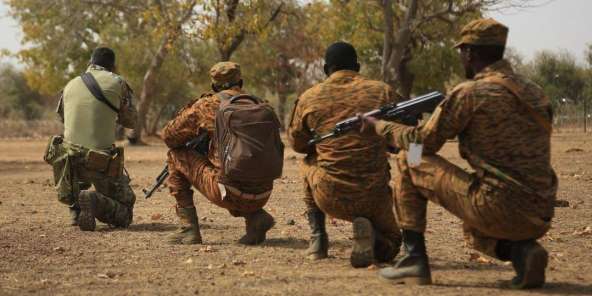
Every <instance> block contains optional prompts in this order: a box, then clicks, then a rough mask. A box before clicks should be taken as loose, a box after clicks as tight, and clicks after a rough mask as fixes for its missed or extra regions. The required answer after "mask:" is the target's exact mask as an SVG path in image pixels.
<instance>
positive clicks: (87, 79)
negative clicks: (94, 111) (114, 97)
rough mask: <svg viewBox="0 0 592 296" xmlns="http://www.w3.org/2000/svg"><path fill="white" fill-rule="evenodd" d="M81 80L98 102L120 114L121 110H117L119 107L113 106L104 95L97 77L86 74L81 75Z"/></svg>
mask: <svg viewBox="0 0 592 296" xmlns="http://www.w3.org/2000/svg"><path fill="white" fill-rule="evenodd" d="M80 78H82V82H84V84H85V85H86V87H87V88H88V90H89V91H90V93H91V94H92V95H93V96H94V97H95V98H96V99H97V100H99V101H100V102H102V103H104V104H105V105H107V107H109V108H110V109H111V110H113V112H115V113H117V114H119V109H117V107H115V106H113V104H112V103H111V102H109V100H108V99H107V98H106V97H105V95H104V94H103V91H102V90H101V87H100V86H99V83H98V82H97V80H96V79H95V77H94V76H93V75H92V74H91V73H90V72H86V73H84V74H82V75H80Z"/></svg>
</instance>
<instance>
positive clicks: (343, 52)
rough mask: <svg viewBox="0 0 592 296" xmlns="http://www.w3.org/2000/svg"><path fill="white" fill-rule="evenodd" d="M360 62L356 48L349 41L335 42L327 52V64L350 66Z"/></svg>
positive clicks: (342, 66) (340, 66)
mask: <svg viewBox="0 0 592 296" xmlns="http://www.w3.org/2000/svg"><path fill="white" fill-rule="evenodd" d="M357 63H358V54H357V53H356V49H355V48H354V47H353V46H352V45H351V44H349V43H347V42H341V41H340V42H335V43H333V44H331V45H330V46H329V47H328V48H327V51H326V52H325V64H327V65H330V66H335V67H337V68H348V67H352V66H355V65H356V64H357Z"/></svg>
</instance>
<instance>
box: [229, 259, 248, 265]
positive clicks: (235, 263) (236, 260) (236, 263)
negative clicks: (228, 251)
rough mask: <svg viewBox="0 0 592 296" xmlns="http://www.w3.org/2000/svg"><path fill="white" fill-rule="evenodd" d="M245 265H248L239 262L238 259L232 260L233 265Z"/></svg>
mask: <svg viewBox="0 0 592 296" xmlns="http://www.w3.org/2000/svg"><path fill="white" fill-rule="evenodd" d="M245 264H247V263H245V261H242V260H238V259H235V260H232V265H237V266H238V265H245Z"/></svg>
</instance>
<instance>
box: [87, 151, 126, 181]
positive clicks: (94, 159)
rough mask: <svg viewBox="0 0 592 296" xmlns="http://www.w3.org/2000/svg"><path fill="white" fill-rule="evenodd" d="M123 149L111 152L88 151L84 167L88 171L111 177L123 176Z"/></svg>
mask: <svg viewBox="0 0 592 296" xmlns="http://www.w3.org/2000/svg"><path fill="white" fill-rule="evenodd" d="M123 161H124V155H123V148H121V147H114V148H113V149H111V151H109V152H102V151H97V150H88V153H87V154H86V158H85V161H84V164H85V165H84V166H85V168H87V169H88V170H91V171H95V172H100V173H102V174H105V175H107V176H109V177H119V176H121V175H123Z"/></svg>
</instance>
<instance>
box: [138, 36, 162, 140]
mask: <svg viewBox="0 0 592 296" xmlns="http://www.w3.org/2000/svg"><path fill="white" fill-rule="evenodd" d="M169 39H170V38H169V34H166V35H165V36H164V37H163V38H162V41H161V42H160V45H159V47H158V51H157V53H156V55H155V56H154V57H153V58H152V62H151V63H150V67H149V68H148V71H146V74H145V75H144V82H143V84H142V91H141V93H140V100H139V102H138V121H137V122H136V127H135V128H134V130H133V131H132V133H131V135H130V137H129V140H130V143H131V144H134V145H144V144H145V143H144V142H143V141H142V132H143V129H144V126H145V124H146V115H147V114H148V111H149V110H150V105H151V104H152V97H153V94H154V91H155V82H156V78H157V76H158V72H159V70H160V67H161V66H162V63H163V62H164V59H165V58H166V56H167V55H168V52H169V51H168V46H169V42H170V41H169Z"/></svg>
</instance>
